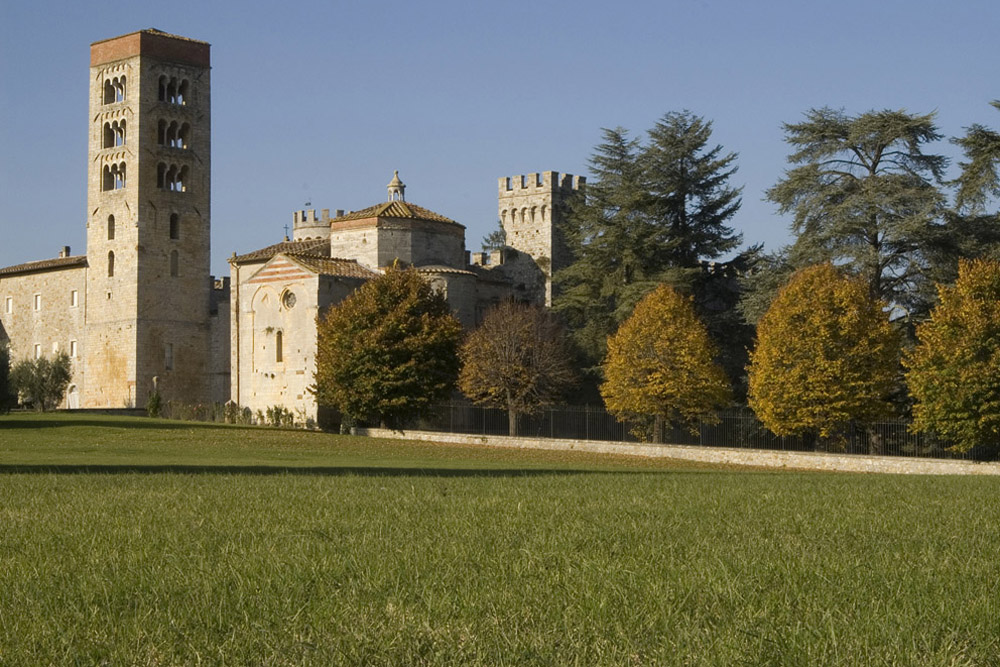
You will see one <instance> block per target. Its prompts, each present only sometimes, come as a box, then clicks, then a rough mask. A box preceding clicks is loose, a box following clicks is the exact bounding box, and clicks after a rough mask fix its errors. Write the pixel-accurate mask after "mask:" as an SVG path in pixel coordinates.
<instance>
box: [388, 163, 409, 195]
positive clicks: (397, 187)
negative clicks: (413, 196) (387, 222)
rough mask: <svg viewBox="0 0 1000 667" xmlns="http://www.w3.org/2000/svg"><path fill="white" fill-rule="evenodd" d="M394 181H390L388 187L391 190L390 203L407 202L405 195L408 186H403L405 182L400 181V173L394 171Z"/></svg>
mask: <svg viewBox="0 0 1000 667" xmlns="http://www.w3.org/2000/svg"><path fill="white" fill-rule="evenodd" d="M392 173H393V176H392V180H391V181H389V185H388V186H387V187H388V189H389V201H406V195H405V194H404V192H405V190H406V186H405V185H403V181H401V180H399V171H398V170H396V171H393V172H392Z"/></svg>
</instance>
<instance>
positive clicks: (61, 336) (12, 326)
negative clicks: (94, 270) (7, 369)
mask: <svg viewBox="0 0 1000 667" xmlns="http://www.w3.org/2000/svg"><path fill="white" fill-rule="evenodd" d="M86 284H87V268H86V266H85V265H77V266H72V267H69V268H61V269H57V270H51V271H35V272H29V273H21V274H15V275H6V276H5V275H0V343H3V342H8V343H9V344H10V348H11V355H10V356H11V363H15V362H17V361H19V360H21V359H32V358H34V357H35V356H37V355H36V346H37V352H38V353H39V354H41V355H42V356H46V357H51V356H52V355H53V354H54V353H56V352H66V353H67V354H69V355H70V358H71V361H72V362H73V377H72V380H71V381H70V387H69V388H68V389H67V394H66V399H64V401H63V404H62V407H79V397H80V395H81V394H82V392H83V390H84V386H85V383H84V378H85V373H84V366H83V364H82V363H81V360H82V359H83V355H84V353H85V349H86V348H85V325H86V319H85V318H86V315H85V314H86V298H87V296H86ZM74 293H75V297H74ZM8 304H9V306H8ZM8 307H9V308H10V312H7V309H8ZM73 402H75V403H76V404H75V405H74V404H73Z"/></svg>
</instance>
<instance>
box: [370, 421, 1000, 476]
mask: <svg viewBox="0 0 1000 667" xmlns="http://www.w3.org/2000/svg"><path fill="white" fill-rule="evenodd" d="M355 432H356V433H357V434H358V435H364V436H369V437H373V438H400V439H405V440H423V441H429V442H446V443H460V444H466V445H483V446H486V447H514V448H519V449H551V450H559V451H580V452H593V453H599V454H624V455H626V456H645V457H650V458H671V459H684V460H687V461H701V462H704V463H721V464H730V465H742V466H754V467H762V468H787V469H796V470H822V471H828V472H872V473H893V474H904V475H1000V463H978V462H973V461H953V460H945V459H925V458H915V457H914V458H909V457H904V456H864V455H859V454H830V453H826V452H780V451H771V450H764V449H727V448H723V447H692V446H688V445H643V444H634V443H625V442H607V441H602V440H563V439H556V438H552V439H549V438H539V439H535V438H512V437H510V436H499V435H465V434H456V433H439V432H433V431H394V430H390V429H380V428H366V429H362V428H359V429H356V430H355Z"/></svg>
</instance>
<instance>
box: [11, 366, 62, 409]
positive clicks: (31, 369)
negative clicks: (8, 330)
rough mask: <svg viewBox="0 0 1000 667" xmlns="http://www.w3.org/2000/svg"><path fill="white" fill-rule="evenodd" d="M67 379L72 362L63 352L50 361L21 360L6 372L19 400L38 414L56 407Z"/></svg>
mask: <svg viewBox="0 0 1000 667" xmlns="http://www.w3.org/2000/svg"><path fill="white" fill-rule="evenodd" d="M71 377H72V363H71V361H70V358H69V355H68V354H66V353H65V352H59V353H58V354H56V355H55V356H54V357H53V358H51V359H49V358H48V357H39V358H37V359H22V360H21V361H19V362H17V363H16V364H14V368H13V369H12V370H11V372H10V379H11V384H12V385H13V387H14V390H15V391H16V392H17V393H18V394H19V395H20V397H21V400H22V401H24V402H25V403H30V404H32V405H33V406H34V407H35V409H36V410H39V411H41V412H44V411H45V410H48V409H49V408H52V407H55V406H56V405H58V404H59V402H60V401H61V400H62V398H63V395H64V394H65V393H66V387H68V386H69V381H70V378H71Z"/></svg>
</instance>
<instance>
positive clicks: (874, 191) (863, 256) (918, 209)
mask: <svg viewBox="0 0 1000 667" xmlns="http://www.w3.org/2000/svg"><path fill="white" fill-rule="evenodd" d="M785 132H786V140H787V142H788V143H789V144H790V145H791V146H792V148H793V149H794V152H793V153H792V154H791V155H790V156H789V157H788V160H789V162H791V163H793V164H795V165H798V166H796V167H794V168H792V169H790V170H789V171H787V172H786V173H785V176H784V178H783V179H781V180H780V181H779V182H778V183H777V184H776V185H775V186H774V187H773V188H771V189H770V190H768V192H767V196H768V198H769V199H770V200H771V201H773V202H775V203H776V204H778V206H779V208H780V211H781V212H782V213H792V214H793V215H794V220H793V224H792V228H793V231H794V233H795V236H796V239H795V242H794V244H793V245H792V247H791V248H790V251H789V260H790V262H791V263H792V265H793V266H796V267H799V266H806V265H810V264H816V263H819V262H823V261H833V262H835V263H836V264H838V265H846V267H847V268H849V269H850V270H851V271H854V272H856V273H858V274H859V275H861V276H863V277H864V279H865V280H866V281H867V283H868V286H869V290H870V292H871V295H872V297H874V298H881V299H885V300H886V301H888V302H889V303H891V304H893V305H894V306H895V307H905V308H913V307H917V308H925V307H926V304H923V303H914V300H916V301H918V302H919V301H921V299H920V298H919V295H920V294H922V293H925V290H924V289H923V288H924V286H925V285H926V284H927V283H928V282H929V279H928V267H929V266H930V264H931V257H932V255H933V254H934V253H935V252H937V251H938V250H939V246H940V244H941V242H942V238H943V236H944V233H943V232H944V225H943V224H942V220H943V214H944V211H945V200H944V196H943V194H942V193H941V190H940V189H939V187H938V185H939V184H940V182H941V177H942V174H943V171H944V168H945V166H946V164H947V161H946V159H945V158H944V157H942V156H940V155H934V154H929V153H926V152H924V147H925V146H926V145H927V144H928V143H930V142H933V141H936V140H938V139H940V138H941V135H940V134H939V133H938V131H937V128H936V127H935V125H934V114H926V115H915V114H909V113H906V112H905V111H891V110H886V111H868V112H866V113H863V114H860V115H857V116H849V115H847V114H846V113H845V112H843V111H840V110H833V109H829V108H823V109H812V110H810V111H808V112H807V113H806V120H805V121H803V122H801V123H794V124H786V125H785Z"/></svg>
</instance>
